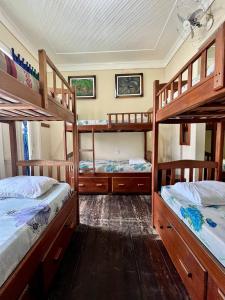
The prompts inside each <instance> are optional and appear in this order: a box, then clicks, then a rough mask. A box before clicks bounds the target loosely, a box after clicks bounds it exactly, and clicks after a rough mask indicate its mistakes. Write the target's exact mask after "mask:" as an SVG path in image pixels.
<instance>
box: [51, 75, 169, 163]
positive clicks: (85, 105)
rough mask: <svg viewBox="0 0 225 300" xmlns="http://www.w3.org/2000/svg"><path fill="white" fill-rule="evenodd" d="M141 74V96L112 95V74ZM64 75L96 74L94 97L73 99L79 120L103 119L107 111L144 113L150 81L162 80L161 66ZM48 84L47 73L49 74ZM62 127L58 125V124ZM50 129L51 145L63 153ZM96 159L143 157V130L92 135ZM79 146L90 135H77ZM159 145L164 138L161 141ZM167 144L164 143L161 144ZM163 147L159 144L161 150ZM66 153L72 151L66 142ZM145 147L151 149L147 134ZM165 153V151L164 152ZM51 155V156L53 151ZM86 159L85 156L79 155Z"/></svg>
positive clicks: (149, 103) (87, 144)
mask: <svg viewBox="0 0 225 300" xmlns="http://www.w3.org/2000/svg"><path fill="white" fill-rule="evenodd" d="M121 73H122V74H123V73H143V76H144V97H137V98H125V99H117V98H115V96H114V89H115V74H121ZM63 75H64V77H65V78H67V77H68V76H72V75H76V76H77V75H96V92H97V99H96V100H77V112H78V116H79V119H80V120H82V119H106V118H107V116H106V114H107V113H110V112H112V113H113V112H142V111H143V112H144V111H147V110H148V109H149V108H150V107H152V105H153V102H152V101H153V97H152V95H153V81H154V80H155V79H159V80H161V81H163V79H164V69H134V70H103V71H102V70H101V71H83V72H73V73H72V72H70V73H69V72H63ZM49 84H50V85H51V74H49ZM61 126H62V125H61ZM55 128H56V127H55ZM51 132H52V138H51V143H52V144H51V148H52V149H57V151H58V154H59V153H61V154H60V156H62V155H63V151H64V148H63V143H62V140H59V136H58V132H59V128H58V127H57V130H56V131H53V130H52V131H51ZM95 137H96V138H95V145H96V158H98V159H128V158H129V157H144V138H143V133H105V134H96V136H95ZM81 143H82V148H85V147H86V148H90V145H91V136H90V135H88V134H82V135H81ZM161 143H162V145H163V143H164V141H162V142H161ZM165 147H167V146H165ZM165 147H162V148H163V149H165ZM68 148H69V149H68V150H69V152H70V151H72V148H71V143H69V147H68ZM148 149H151V134H148ZM164 152H165V151H164ZM52 155H53V156H54V157H55V154H53V152H52ZM82 158H87V157H84V156H83V157H82Z"/></svg>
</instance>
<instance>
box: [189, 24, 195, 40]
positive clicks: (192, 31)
mask: <svg viewBox="0 0 225 300" xmlns="http://www.w3.org/2000/svg"><path fill="white" fill-rule="evenodd" d="M190 30H191V32H190V34H191V38H192V39H193V37H194V35H195V33H194V30H193V27H192V26H191V28H190Z"/></svg>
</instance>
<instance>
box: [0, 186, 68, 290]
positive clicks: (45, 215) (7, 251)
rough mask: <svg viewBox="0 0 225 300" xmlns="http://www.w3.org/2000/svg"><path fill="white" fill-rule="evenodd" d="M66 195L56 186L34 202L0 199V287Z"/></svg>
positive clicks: (32, 200)
mask: <svg viewBox="0 0 225 300" xmlns="http://www.w3.org/2000/svg"><path fill="white" fill-rule="evenodd" d="M69 194H70V186H69V185H68V184H67V183H60V184H58V185H55V186H53V188H52V189H51V190H50V191H48V192H47V193H45V194H44V195H43V196H41V197H39V198H37V199H22V198H21V199H19V198H0V286H2V284H3V283H4V282H5V280H6V279H7V278H8V276H9V275H10V274H11V273H12V272H13V270H14V269H15V268H16V266H17V265H18V264H19V262H20V261H21V260H22V259H23V257H24V256H25V255H26V253H27V252H28V251H29V249H30V248H31V247H32V245H33V244H34V243H35V241H36V240H37V239H38V238H39V236H40V235H41V233H42V232H43V231H44V229H45V228H46V227H47V225H48V224H49V223H50V222H51V220H52V219H53V218H54V217H55V216H56V214H57V213H58V211H59V210H60V209H61V207H62V206H63V203H64V202H65V201H66V200H67V198H68V196H69Z"/></svg>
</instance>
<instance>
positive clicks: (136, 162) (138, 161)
mask: <svg viewBox="0 0 225 300" xmlns="http://www.w3.org/2000/svg"><path fill="white" fill-rule="evenodd" d="M145 163H146V161H145V160H144V159H143V158H131V159H129V165H139V164H145Z"/></svg>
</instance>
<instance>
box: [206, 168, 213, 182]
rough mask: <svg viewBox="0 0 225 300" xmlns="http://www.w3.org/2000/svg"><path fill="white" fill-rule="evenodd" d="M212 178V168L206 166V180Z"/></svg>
mask: <svg viewBox="0 0 225 300" xmlns="http://www.w3.org/2000/svg"><path fill="white" fill-rule="evenodd" d="M211 179H212V169H211V168H208V169H207V180H211Z"/></svg>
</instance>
